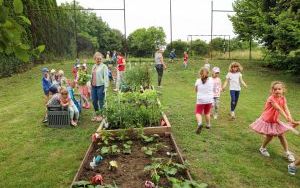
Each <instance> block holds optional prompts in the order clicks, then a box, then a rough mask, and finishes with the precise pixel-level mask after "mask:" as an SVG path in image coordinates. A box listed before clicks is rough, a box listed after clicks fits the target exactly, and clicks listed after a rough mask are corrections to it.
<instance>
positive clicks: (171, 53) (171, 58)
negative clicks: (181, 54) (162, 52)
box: [169, 49, 176, 63]
mask: <svg viewBox="0 0 300 188" xmlns="http://www.w3.org/2000/svg"><path fill="white" fill-rule="evenodd" d="M169 58H170V61H171V63H173V62H174V59H175V58H176V54H175V49H173V50H172V51H171V52H170V55H169Z"/></svg>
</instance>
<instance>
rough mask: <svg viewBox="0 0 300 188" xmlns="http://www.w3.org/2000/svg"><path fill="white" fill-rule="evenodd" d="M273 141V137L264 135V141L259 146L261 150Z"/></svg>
mask: <svg viewBox="0 0 300 188" xmlns="http://www.w3.org/2000/svg"><path fill="white" fill-rule="evenodd" d="M272 139H273V136H271V135H266V138H265V140H264V141H263V144H262V145H261V147H262V148H266V146H267V145H268V144H269V143H270V142H271V140H272Z"/></svg>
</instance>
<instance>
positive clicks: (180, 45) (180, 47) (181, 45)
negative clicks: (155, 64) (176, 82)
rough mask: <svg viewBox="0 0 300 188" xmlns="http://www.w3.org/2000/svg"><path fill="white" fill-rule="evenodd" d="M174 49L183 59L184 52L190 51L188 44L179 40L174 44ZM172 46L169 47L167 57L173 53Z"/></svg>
mask: <svg viewBox="0 0 300 188" xmlns="http://www.w3.org/2000/svg"><path fill="white" fill-rule="evenodd" d="M172 49H175V53H176V56H177V57H182V56H183V52H184V51H188V44H187V42H185V41H182V40H177V41H173V42H172ZM172 49H171V44H168V45H167V49H166V52H165V55H169V54H170V52H171V50H172Z"/></svg>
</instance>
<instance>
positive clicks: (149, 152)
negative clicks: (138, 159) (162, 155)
mask: <svg viewBox="0 0 300 188" xmlns="http://www.w3.org/2000/svg"><path fill="white" fill-rule="evenodd" d="M141 150H142V152H144V153H145V154H146V155H147V156H152V155H153V153H154V152H156V148H151V147H145V146H144V147H142V148H141Z"/></svg>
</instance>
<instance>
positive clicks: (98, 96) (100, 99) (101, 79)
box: [91, 52, 109, 121]
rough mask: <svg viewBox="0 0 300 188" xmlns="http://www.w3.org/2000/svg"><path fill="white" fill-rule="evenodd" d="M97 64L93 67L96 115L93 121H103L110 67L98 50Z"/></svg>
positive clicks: (93, 93)
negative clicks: (102, 113) (102, 112)
mask: <svg viewBox="0 0 300 188" xmlns="http://www.w3.org/2000/svg"><path fill="white" fill-rule="evenodd" d="M94 61H95V65H94V66H93V68H92V81H91V85H92V100H93V106H94V109H95V114H96V115H95V117H93V118H92V121H101V120H102V116H101V110H102V109H103V106H104V98H105V93H106V90H107V87H108V84H109V78H108V68H107V66H106V65H105V64H104V63H102V61H103V55H102V54H101V53H100V52H96V53H95V55H94Z"/></svg>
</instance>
